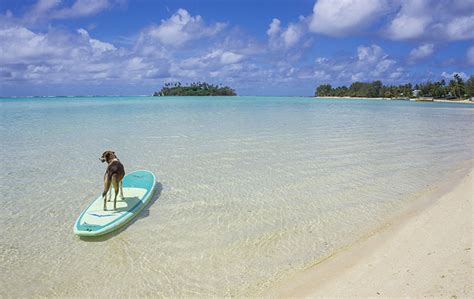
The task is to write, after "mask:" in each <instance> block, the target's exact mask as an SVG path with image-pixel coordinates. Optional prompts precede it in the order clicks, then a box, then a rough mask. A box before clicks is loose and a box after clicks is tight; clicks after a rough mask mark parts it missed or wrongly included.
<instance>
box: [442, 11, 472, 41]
mask: <svg viewBox="0 0 474 299" xmlns="http://www.w3.org/2000/svg"><path fill="white" fill-rule="evenodd" d="M446 35H447V37H448V38H449V39H451V40H462V39H472V38H474V15H473V16H469V17H458V18H454V19H453V20H452V21H451V22H449V23H448V24H447V26H446Z"/></svg>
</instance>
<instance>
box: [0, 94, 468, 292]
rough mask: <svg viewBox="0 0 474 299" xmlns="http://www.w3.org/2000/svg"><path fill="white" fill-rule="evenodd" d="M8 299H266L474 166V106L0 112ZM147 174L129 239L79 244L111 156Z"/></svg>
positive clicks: (168, 105) (190, 104)
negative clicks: (152, 184)
mask: <svg viewBox="0 0 474 299" xmlns="http://www.w3.org/2000/svg"><path fill="white" fill-rule="evenodd" d="M0 111H1V112H0V113H1V114H0V116H1V121H0V138H1V147H0V166H1V171H0V191H1V194H2V196H1V198H0V203H1V207H2V208H1V209H0V228H1V236H2V238H1V240H0V264H1V271H0V281H1V285H2V286H3V287H2V288H1V290H0V295H1V296H2V297H3V296H14V297H18V296H33V295H34V296H51V295H58V296H65V295H67V296H75V295H76V296H103V295H107V296H114V295H122V296H128V295H130V296H137V295H140V296H146V295H155V296H167V297H169V296H202V297H207V296H210V295H214V296H243V295H252V294H258V293H259V292H260V291H262V290H264V289H265V288H266V287H268V286H269V285H271V283H272V282H274V281H275V280H278V279H284V278H285V277H287V276H288V275H290V274H291V273H293V272H295V271H299V270H301V269H303V268H305V267H307V266H308V265H310V264H312V263H314V262H315V261H317V260H319V259H321V258H323V257H324V256H326V255H328V254H330V253H331V252H332V251H334V250H336V249H337V248H340V247H341V246H344V245H347V244H349V243H350V242H353V241H354V240H355V239H357V238H359V237H360V236H361V235H362V234H364V233H365V232H367V231H369V230H371V229H374V228H376V227H377V226H378V225H380V224H381V223H382V222H383V221H384V219H386V218H387V217H388V215H392V213H393V212H394V211H396V210H397V209H401V208H402V207H403V205H404V204H407V202H408V201H410V200H413V199H414V198H416V197H417V196H419V194H421V193H423V192H424V190H426V189H427V188H431V187H432V186H435V185H436V184H437V183H439V182H440V181H441V180H443V179H445V178H446V177H448V176H449V173H450V172H452V171H453V169H456V167H459V165H465V164H466V163H468V164H471V166H472V161H473V160H472V159H473V158H474V153H473V149H474V136H473V131H472V129H473V120H474V106H470V105H462V104H442V103H413V102H395V101H369V100H360V101H356V100H347V101H346V100H315V99H310V98H267V97H258V98H254V97H234V98H220V97H215V98H152V97H123V98H120V97H114V98H112V97H108V98H100V97H94V98H74V97H73V98H33V99H0ZM106 149H113V150H115V151H116V153H117V154H118V156H119V158H120V159H121V161H122V162H123V163H124V165H125V168H126V170H128V171H132V170H135V169H149V170H151V171H153V172H154V173H155V174H156V176H157V180H158V182H159V184H160V190H159V192H158V194H157V196H156V197H155V199H154V202H153V203H152V204H151V205H150V206H149V208H147V209H145V210H144V212H143V213H142V214H141V215H140V217H139V218H138V219H137V220H136V221H135V222H134V223H132V224H131V225H130V226H128V227H127V228H126V229H124V230H123V231H121V232H119V233H117V234H113V235H111V236H107V237H103V238H99V239H96V240H91V239H84V240H81V239H79V238H78V237H76V236H75V235H74V234H73V232H72V227H73V224H74V221H75V219H76V218H77V216H78V215H79V214H80V212H81V211H82V209H83V208H85V207H86V205H87V204H88V203H89V202H90V201H91V200H92V199H93V198H94V197H95V196H97V195H98V194H99V193H100V191H101V188H102V176H103V173H104V170H105V165H103V164H101V163H100V162H99V159H98V158H99V157H100V155H101V153H102V152H103V151H104V150H106Z"/></svg>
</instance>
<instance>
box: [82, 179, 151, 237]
mask: <svg viewBox="0 0 474 299" xmlns="http://www.w3.org/2000/svg"><path fill="white" fill-rule="evenodd" d="M155 184H156V180H155V175H154V174H153V173H152V172H150V171H147V170H138V171H134V172H131V173H129V174H127V175H126V176H125V177H124V178H123V196H124V199H122V198H121V196H120V193H119V195H118V196H117V208H116V209H115V210H113V208H114V200H113V198H114V195H115V191H114V190H113V188H111V189H112V190H111V191H112V200H111V201H108V202H107V211H104V200H103V198H102V195H100V196H99V197H97V199H96V200H94V201H93V202H92V203H91V204H90V205H89V206H88V207H87V208H86V209H85V210H84V211H83V212H82V213H81V215H80V216H79V218H77V220H76V223H75V225H74V233H75V234H76V235H79V236H100V235H104V234H107V233H110V232H112V231H114V230H116V229H118V228H120V227H121V226H123V225H125V224H126V223H127V222H129V221H130V220H132V219H133V218H134V217H135V216H137V215H138V214H139V213H140V211H141V210H142V209H143V208H144V207H145V206H146V205H147V204H148V203H149V202H150V200H151V198H152V197H153V193H154V191H155ZM107 196H108V195H107ZM107 198H108V197H107Z"/></svg>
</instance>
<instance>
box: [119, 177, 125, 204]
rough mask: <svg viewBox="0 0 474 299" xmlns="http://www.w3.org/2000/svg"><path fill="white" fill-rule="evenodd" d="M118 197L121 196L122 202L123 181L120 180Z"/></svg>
mask: <svg viewBox="0 0 474 299" xmlns="http://www.w3.org/2000/svg"><path fill="white" fill-rule="evenodd" d="M120 195H121V196H122V200H124V199H125V197H123V180H120Z"/></svg>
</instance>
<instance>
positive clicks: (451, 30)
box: [385, 0, 474, 40]
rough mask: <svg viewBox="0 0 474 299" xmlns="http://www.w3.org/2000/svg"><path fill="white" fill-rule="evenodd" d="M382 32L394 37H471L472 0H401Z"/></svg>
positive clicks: (473, 31)
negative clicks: (393, 15) (394, 14)
mask: <svg viewBox="0 0 474 299" xmlns="http://www.w3.org/2000/svg"><path fill="white" fill-rule="evenodd" d="M385 33H386V35H387V36H388V37H389V38H391V39H394V40H407V39H430V40H463V39H471V38H474V1H472V0H467V1H448V0H441V1H439V0H403V1H402V2H400V9H399V11H398V13H397V15H396V16H395V18H394V19H392V20H391V21H390V23H389V24H388V26H387V28H386V30H385Z"/></svg>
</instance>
